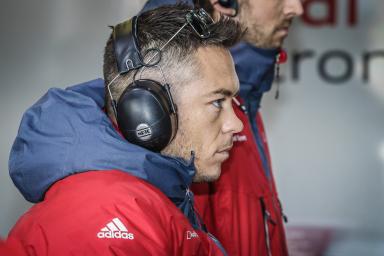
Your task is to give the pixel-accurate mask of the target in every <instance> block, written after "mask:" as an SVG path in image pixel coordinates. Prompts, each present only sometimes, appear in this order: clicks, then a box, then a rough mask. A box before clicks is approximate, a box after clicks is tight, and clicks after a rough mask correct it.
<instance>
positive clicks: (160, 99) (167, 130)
mask: <svg viewBox="0 0 384 256" xmlns="http://www.w3.org/2000/svg"><path fill="white" fill-rule="evenodd" d="M173 116H174V115H171V111H170V105H169V102H168V98H167V96H166V93H165V90H163V87H162V86H161V85H160V84H159V83H158V82H156V81H153V80H137V81H135V82H134V83H133V84H131V85H129V86H128V87H127V88H126V90H125V91H124V92H123V94H122V95H121V97H120V99H119V102H118V104H117V123H118V125H119V128H120V131H121V132H122V134H123V136H124V137H125V138H126V139H127V140H128V141H129V142H131V143H133V144H136V145H139V146H142V147H145V148H147V149H149V150H152V151H156V152H159V151H161V150H162V149H163V148H165V147H166V146H167V145H168V144H169V142H170V140H171V139H172V136H173V133H174V132H173V129H174V127H173V125H172V124H173V120H172V118H173Z"/></svg>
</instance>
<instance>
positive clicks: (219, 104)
mask: <svg viewBox="0 0 384 256" xmlns="http://www.w3.org/2000/svg"><path fill="white" fill-rule="evenodd" d="M223 101H224V99H218V100H215V101H213V102H212V104H213V106H215V107H216V108H219V109H221V108H223Z"/></svg>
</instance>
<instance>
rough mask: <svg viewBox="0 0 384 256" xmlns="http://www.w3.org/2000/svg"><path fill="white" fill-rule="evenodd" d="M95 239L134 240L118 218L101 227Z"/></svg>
mask: <svg viewBox="0 0 384 256" xmlns="http://www.w3.org/2000/svg"><path fill="white" fill-rule="evenodd" d="M97 237H98V238H101V239H129V240H133V239H134V236H133V234H132V233H129V232H128V229H127V228H126V227H125V226H124V224H123V223H122V222H121V221H120V220H119V219H118V218H114V219H113V220H112V221H111V222H109V223H108V224H107V225H106V226H105V227H103V228H102V229H101V230H100V232H99V233H97Z"/></svg>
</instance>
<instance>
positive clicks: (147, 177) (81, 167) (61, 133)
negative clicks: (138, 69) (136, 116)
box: [8, 79, 225, 255]
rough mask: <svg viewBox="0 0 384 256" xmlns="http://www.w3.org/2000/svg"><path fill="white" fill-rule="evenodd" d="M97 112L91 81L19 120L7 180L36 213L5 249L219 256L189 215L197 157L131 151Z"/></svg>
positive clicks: (54, 93)
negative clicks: (13, 245) (16, 246)
mask: <svg viewBox="0 0 384 256" xmlns="http://www.w3.org/2000/svg"><path fill="white" fill-rule="evenodd" d="M103 106H104V81H103V80H101V79H97V80H93V81H90V82H87V83H84V84H80V85H77V86H73V87H70V88H67V89H65V90H63V89H51V90H49V91H48V93H47V94H46V95H44V96H43V97H42V98H41V99H40V100H38V101H37V103H36V104H34V105H33V106H32V107H31V108H29V109H28V110H27V111H26V112H25V114H24V115H23V118H22V121H21V124H20V128H19V131H18V134H17V137H16V139H15V142H14V144H13V147H12V150H11V154H10V159H9V170H10V175H11V178H12V180H13V182H14V183H15V185H16V186H17V187H18V189H19V190H20V192H21V193H22V194H23V196H24V197H25V198H26V199H27V200H28V201H31V202H34V203H36V205H34V206H33V207H32V208H31V209H30V210H29V211H28V212H27V213H25V214H24V215H23V216H22V217H21V218H20V219H19V221H18V222H17V224H16V225H15V227H14V228H13V229H12V230H11V232H10V234H9V237H8V239H9V241H19V242H20V243H19V244H21V247H22V248H23V249H24V250H25V251H26V252H27V254H28V255H225V251H224V249H223V248H222V246H221V245H220V243H219V242H218V241H217V240H216V239H215V238H214V237H213V236H212V235H210V234H209V233H207V232H206V230H205V229H204V228H203V227H202V225H201V222H200V220H199V217H198V216H197V215H196V213H195V211H194V207H193V201H194V199H193V194H192V192H191V191H190V190H189V186H190V184H191V182H192V178H193V176H194V175H195V167H194V164H193V156H191V159H190V160H189V161H185V160H183V159H179V158H173V157H167V156H163V155H161V154H159V153H154V152H151V151H148V150H146V149H144V148H141V147H138V146H136V145H133V144H130V143H128V142H127V141H126V140H125V139H124V138H123V137H122V136H121V135H120V134H119V133H118V131H116V129H115V128H114V127H113V125H112V123H111V121H110V120H109V118H108V117H107V115H106V114H105V113H104V111H103ZM19 248H20V247H19Z"/></svg>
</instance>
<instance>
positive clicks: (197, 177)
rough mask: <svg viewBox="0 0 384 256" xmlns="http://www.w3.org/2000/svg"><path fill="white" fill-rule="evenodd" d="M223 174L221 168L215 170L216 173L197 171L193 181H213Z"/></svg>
mask: <svg viewBox="0 0 384 256" xmlns="http://www.w3.org/2000/svg"><path fill="white" fill-rule="evenodd" d="M220 175H221V169H219V170H218V171H215V173H214V174H207V173H203V174H200V173H198V172H197V173H196V175H195V177H193V182H196V183H202V182H213V181H217V180H218V179H219V178H220Z"/></svg>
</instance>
